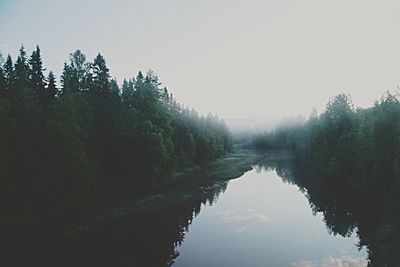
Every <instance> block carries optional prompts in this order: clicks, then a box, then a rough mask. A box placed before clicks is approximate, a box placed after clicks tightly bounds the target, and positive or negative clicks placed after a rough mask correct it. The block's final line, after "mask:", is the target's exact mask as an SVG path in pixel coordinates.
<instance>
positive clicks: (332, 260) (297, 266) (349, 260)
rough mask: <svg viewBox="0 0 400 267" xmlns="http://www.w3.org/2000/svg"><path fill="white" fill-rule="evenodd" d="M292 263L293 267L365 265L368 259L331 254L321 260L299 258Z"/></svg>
mask: <svg viewBox="0 0 400 267" xmlns="http://www.w3.org/2000/svg"><path fill="white" fill-rule="evenodd" d="M291 265H292V266H293V267H364V266H367V260H366V259H360V258H354V257H352V256H349V255H344V256H342V257H333V256H330V257H329V258H326V259H322V260H319V261H312V260H298V261H295V262H292V263H291Z"/></svg>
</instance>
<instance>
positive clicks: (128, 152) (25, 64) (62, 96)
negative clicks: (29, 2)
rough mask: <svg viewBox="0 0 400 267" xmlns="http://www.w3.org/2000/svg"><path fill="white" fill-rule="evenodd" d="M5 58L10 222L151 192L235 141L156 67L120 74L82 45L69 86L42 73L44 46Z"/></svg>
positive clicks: (0, 121) (0, 182)
mask: <svg viewBox="0 0 400 267" xmlns="http://www.w3.org/2000/svg"><path fill="white" fill-rule="evenodd" d="M2 61H3V62H2V64H1V65H0V125H1V127H0V147H1V149H0V195H1V199H2V201H1V204H0V206H1V210H2V211H3V214H2V220H3V223H5V224H6V225H18V224H24V223H27V222H32V221H35V220H36V219H37V220H41V219H42V218H43V216H50V217H57V216H60V215H62V216H64V215H65V212H66V211H67V210H69V211H73V210H74V209H75V208H77V207H79V206H82V205H84V203H87V202H90V201H92V200H93V199H95V198H96V197H98V196H99V195H101V196H105V195H108V194H109V193H110V192H111V191H112V190H114V188H120V189H123V190H124V191H126V192H130V193H131V194H135V193H143V192H147V191H149V190H154V188H157V187H160V186H165V185H167V184H169V183H170V181H169V180H168V179H167V177H168V176H169V175H171V174H172V173H173V172H174V171H177V170H179V169H183V168H185V167H188V166H193V165H196V164H200V163H204V162H207V161H209V160H212V159H215V158H217V157H219V156H221V155H223V154H224V153H226V152H229V151H230V150H231V148H232V144H231V136H230V133H229V131H228V129H227V127H226V125H225V123H224V122H223V121H222V120H221V119H219V118H218V117H216V116H213V115H211V114H209V115H208V116H206V117H204V116H200V115H199V114H198V113H197V112H196V111H194V110H189V109H187V108H183V107H182V106H181V105H180V104H179V103H177V101H176V100H175V99H174V98H173V97H172V94H170V93H169V92H168V90H167V88H165V87H163V88H162V87H161V83H160V82H159V81H158V78H157V76H156V75H155V74H154V73H153V72H151V71H149V72H148V73H147V74H145V75H144V74H143V73H142V72H139V73H138V74H137V76H136V77H134V78H131V79H128V80H124V81H123V83H122V85H121V86H119V85H118V84H117V81H116V80H115V79H112V78H111V76H110V73H109V69H108V67H107V64H106V61H105V59H104V57H103V56H102V55H101V54H98V55H97V56H96V58H95V59H94V60H93V62H88V61H87V60H86V56H85V55H84V54H83V53H82V52H81V51H80V50H76V51H75V52H74V53H72V54H71V55H70V58H69V61H68V62H67V63H65V64H64V69H63V73H62V76H61V84H60V86H57V83H56V78H55V76H54V74H53V73H52V72H51V71H50V72H49V73H48V76H47V77H45V75H44V70H45V69H44V68H43V66H42V59H41V51H40V49H39V47H36V49H35V50H34V51H33V52H32V54H31V56H30V57H28V56H27V53H26V51H25V49H24V48H23V47H21V49H20V50H19V56H18V58H17V59H16V61H13V60H12V58H11V56H10V55H8V56H7V58H5V59H3V60H2Z"/></svg>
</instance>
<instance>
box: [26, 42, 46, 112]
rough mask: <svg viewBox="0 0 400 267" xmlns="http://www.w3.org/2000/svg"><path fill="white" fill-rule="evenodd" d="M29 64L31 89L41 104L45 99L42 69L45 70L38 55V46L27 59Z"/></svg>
mask: <svg viewBox="0 0 400 267" xmlns="http://www.w3.org/2000/svg"><path fill="white" fill-rule="evenodd" d="M29 64H30V65H31V69H30V75H29V76H30V82H31V86H32V89H33V91H34V92H35V93H36V95H37V97H38V99H39V100H40V102H41V103H42V104H44V102H45V101H46V100H47V99H46V93H45V86H46V83H45V79H44V74H43V71H44V70H45V69H44V68H43V67H42V65H43V64H42V58H41V56H40V48H39V46H36V50H34V51H33V52H32V56H31V58H30V60H29Z"/></svg>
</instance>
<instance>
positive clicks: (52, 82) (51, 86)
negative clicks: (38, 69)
mask: <svg viewBox="0 0 400 267" xmlns="http://www.w3.org/2000/svg"><path fill="white" fill-rule="evenodd" d="M46 94H47V97H48V99H49V100H52V99H54V98H55V97H56V96H57V94H58V89H57V86H56V78H55V76H54V74H53V72H52V71H50V72H49V75H48V77H47V88H46Z"/></svg>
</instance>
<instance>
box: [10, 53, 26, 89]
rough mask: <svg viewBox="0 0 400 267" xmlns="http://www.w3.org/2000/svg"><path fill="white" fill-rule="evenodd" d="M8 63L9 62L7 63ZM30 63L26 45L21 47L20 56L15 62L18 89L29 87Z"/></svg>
mask: <svg viewBox="0 0 400 267" xmlns="http://www.w3.org/2000/svg"><path fill="white" fill-rule="evenodd" d="M6 64H7V63H6ZM29 72H30V71H29V65H28V62H27V58H26V51H25V48H24V46H21V48H20V49H19V56H18V58H17V62H16V63H15V83H16V88H17V89H22V88H24V89H28V88H27V87H28V84H29Z"/></svg>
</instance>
